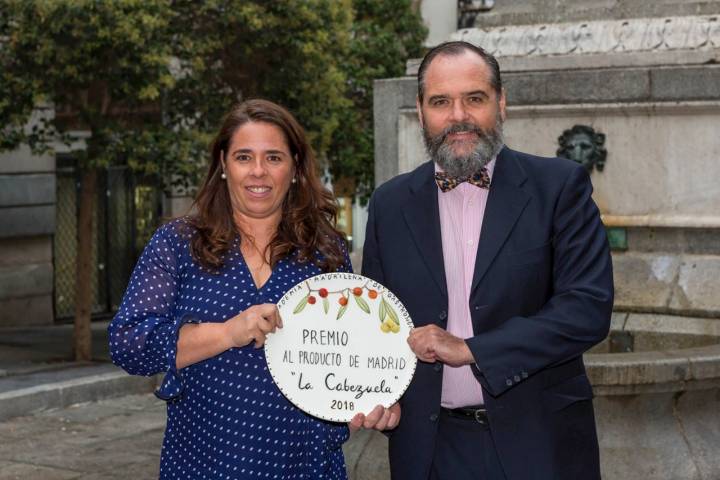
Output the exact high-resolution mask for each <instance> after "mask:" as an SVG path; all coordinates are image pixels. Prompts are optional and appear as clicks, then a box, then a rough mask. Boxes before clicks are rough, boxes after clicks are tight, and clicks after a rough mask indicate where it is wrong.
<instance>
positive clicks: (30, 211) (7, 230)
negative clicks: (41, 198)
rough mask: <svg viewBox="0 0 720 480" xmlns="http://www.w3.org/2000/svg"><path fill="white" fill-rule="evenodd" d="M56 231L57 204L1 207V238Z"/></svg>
mask: <svg viewBox="0 0 720 480" xmlns="http://www.w3.org/2000/svg"><path fill="white" fill-rule="evenodd" d="M54 233H55V205H41V206H33V207H10V208H0V238H11V237H26V236H31V235H43V234H50V235H51V234H54Z"/></svg>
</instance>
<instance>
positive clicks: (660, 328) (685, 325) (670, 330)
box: [626, 313, 720, 352]
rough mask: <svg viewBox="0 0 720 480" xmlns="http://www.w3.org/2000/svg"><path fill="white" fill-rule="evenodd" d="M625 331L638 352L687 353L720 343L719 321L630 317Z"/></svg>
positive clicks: (633, 315)
mask: <svg viewBox="0 0 720 480" xmlns="http://www.w3.org/2000/svg"><path fill="white" fill-rule="evenodd" d="M626 330H627V331H628V332H630V333H631V334H632V335H633V339H634V351H636V352H647V351H652V350H660V351H667V350H677V349H687V348H693V347H700V346H706V345H712V344H714V343H718V342H719V341H720V321H718V320H715V319H709V318H697V317H685V316H677V315H656V314H651V313H630V314H629V316H628V321H627V324H626Z"/></svg>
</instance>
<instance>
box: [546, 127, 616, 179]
mask: <svg viewBox="0 0 720 480" xmlns="http://www.w3.org/2000/svg"><path fill="white" fill-rule="evenodd" d="M558 143H559V144H560V148H558V150H557V156H558V157H562V158H569V159H570V160H574V161H576V162H578V163H579V164H581V165H582V166H583V167H585V169H586V170H587V171H588V173H590V172H592V171H593V168H595V167H597V169H598V171H600V172H602V171H603V169H604V168H605V160H606V159H607V150H606V149H605V134H604V133H600V132H596V131H595V129H593V128H592V127H588V126H587V125H575V126H574V127H572V128H571V129H569V130H565V131H564V132H563V134H562V135H560V137H558Z"/></svg>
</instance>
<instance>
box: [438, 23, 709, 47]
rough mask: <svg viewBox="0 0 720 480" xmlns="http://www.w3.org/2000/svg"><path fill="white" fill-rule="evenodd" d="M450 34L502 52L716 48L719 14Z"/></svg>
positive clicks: (467, 30)
mask: <svg viewBox="0 0 720 480" xmlns="http://www.w3.org/2000/svg"><path fill="white" fill-rule="evenodd" d="M452 38H453V39H454V40H465V41H467V42H470V43H472V44H475V45H481V46H482V47H483V48H485V49H486V50H487V51H488V52H490V53H491V54H493V55H495V56H499V57H513V56H523V57H525V56H544V55H569V54H593V53H629V52H651V51H652V52H656V51H670V50H714V49H718V48H720V16H718V15H702V16H700V15H698V16H687V17H671V18H634V19H627V20H597V21H589V22H574V23H558V24H547V25H542V24H537V25H517V26H508V27H495V28H488V29H481V28H468V29H465V30H459V31H458V32H455V33H454V34H453V35H452Z"/></svg>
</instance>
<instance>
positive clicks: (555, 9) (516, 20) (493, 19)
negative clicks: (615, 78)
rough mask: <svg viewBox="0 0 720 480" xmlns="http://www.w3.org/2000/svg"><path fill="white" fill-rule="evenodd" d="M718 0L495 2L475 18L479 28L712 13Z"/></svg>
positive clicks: (718, 8) (719, 10) (719, 7)
mask: <svg viewBox="0 0 720 480" xmlns="http://www.w3.org/2000/svg"><path fill="white" fill-rule="evenodd" d="M718 13H720V1H718V0H661V1H647V0H523V1H502V0H501V1H496V2H495V6H494V7H493V9H492V10H490V11H488V12H485V13H482V14H480V15H478V16H477V18H476V19H475V26H476V27H479V28H487V27H502V26H506V25H529V24H534V23H562V22H581V21H592V20H608V19H616V20H617V19H626V18H642V17H653V18H656V17H671V16H686V15H713V14H718Z"/></svg>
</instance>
